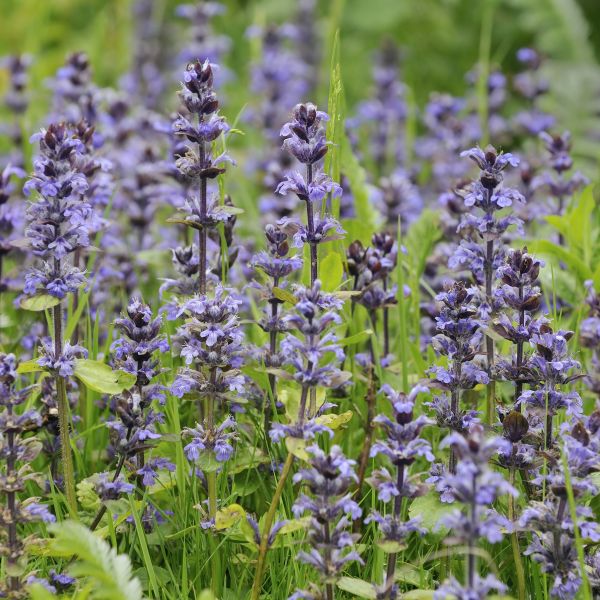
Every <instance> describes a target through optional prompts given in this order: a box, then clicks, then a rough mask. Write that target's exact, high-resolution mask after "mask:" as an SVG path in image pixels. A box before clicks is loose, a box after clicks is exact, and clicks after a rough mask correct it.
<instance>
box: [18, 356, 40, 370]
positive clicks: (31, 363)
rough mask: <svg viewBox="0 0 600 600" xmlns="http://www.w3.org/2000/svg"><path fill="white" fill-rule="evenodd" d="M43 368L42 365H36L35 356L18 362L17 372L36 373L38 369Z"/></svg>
mask: <svg viewBox="0 0 600 600" xmlns="http://www.w3.org/2000/svg"><path fill="white" fill-rule="evenodd" d="M43 370H44V369H43V367H41V366H40V365H38V361H37V359H36V358H32V359H31V360H26V361H24V362H22V363H19V366H18V367H17V373H37V372H38V371H43Z"/></svg>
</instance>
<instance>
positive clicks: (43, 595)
mask: <svg viewBox="0 0 600 600" xmlns="http://www.w3.org/2000/svg"><path fill="white" fill-rule="evenodd" d="M27 591H28V592H29V598H30V599H31V600H56V595H55V594H53V593H52V592H49V591H48V590H47V589H46V588H45V587H44V586H43V585H41V584H39V583H36V584H34V585H31V586H27Z"/></svg>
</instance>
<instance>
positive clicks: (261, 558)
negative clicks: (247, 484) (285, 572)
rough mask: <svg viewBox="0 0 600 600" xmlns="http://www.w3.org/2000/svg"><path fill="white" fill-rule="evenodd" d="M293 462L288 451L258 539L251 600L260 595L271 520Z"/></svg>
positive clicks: (256, 598)
mask: <svg viewBox="0 0 600 600" xmlns="http://www.w3.org/2000/svg"><path fill="white" fill-rule="evenodd" d="M293 463H294V455H293V454H292V453H291V452H289V453H288V455H287V458H286V459H285V463H284V464H283V469H282V470H281V477H280V478H279V481H278V482H277V487H276V488H275V494H273V498H272V500H271V504H270V506H269V510H268V512H267V516H266V517H265V524H264V527H263V533H262V537H261V539H260V546H259V548H258V559H257V561H256V571H255V572H254V582H253V583H252V594H251V596H250V599H251V600H258V597H259V595H260V589H261V586H262V579H263V575H264V570H265V560H266V557H267V550H268V547H269V533H271V527H272V526H273V521H274V520H275V513H276V512H277V506H278V505H279V500H280V499H281V494H282V493H283V488H284V486H285V482H286V481H287V479H288V477H289V474H290V471H291V469H292V465H293Z"/></svg>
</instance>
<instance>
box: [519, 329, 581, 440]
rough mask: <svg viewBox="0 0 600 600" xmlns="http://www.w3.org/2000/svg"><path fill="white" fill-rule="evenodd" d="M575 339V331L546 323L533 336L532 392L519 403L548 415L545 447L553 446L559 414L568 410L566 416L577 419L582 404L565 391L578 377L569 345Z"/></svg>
mask: <svg viewBox="0 0 600 600" xmlns="http://www.w3.org/2000/svg"><path fill="white" fill-rule="evenodd" d="M571 337H573V332H572V331H563V330H559V331H556V332H554V331H553V330H552V328H551V327H550V326H549V325H547V324H543V325H541V326H540V328H539V332H537V333H535V334H534V335H532V336H531V344H532V346H533V347H534V348H535V352H534V354H532V356H531V357H530V358H529V359H528V361H527V367H526V368H527V370H528V372H529V381H528V383H529V384H530V385H531V387H532V389H529V390H525V391H524V392H523V393H522V394H521V395H520V396H519V398H518V400H517V403H518V404H520V405H522V404H526V405H527V406H528V407H529V408H531V409H533V410H534V411H537V412H539V413H541V414H544V415H545V420H546V423H545V444H546V448H551V447H552V445H553V443H554V438H553V435H552V421H553V418H554V416H555V415H556V414H557V412H558V411H559V410H560V409H562V408H566V409H567V414H569V415H571V416H577V415H579V414H580V413H581V409H582V405H581V398H580V396H579V394H578V393H577V392H575V391H569V390H565V389H563V386H565V385H566V384H568V383H570V382H571V381H573V380H575V379H577V378H578V377H579V375H578V374H576V373H573V371H575V370H576V369H579V367H580V364H579V362H577V361H576V360H575V359H573V358H572V357H571V356H570V354H569V349H568V347H567V342H568V341H569V339H571Z"/></svg>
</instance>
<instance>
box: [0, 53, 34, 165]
mask: <svg viewBox="0 0 600 600" xmlns="http://www.w3.org/2000/svg"><path fill="white" fill-rule="evenodd" d="M30 64H31V58H30V57H29V56H27V55H25V54H15V55H12V56H7V57H5V58H4V59H3V60H1V61H0V66H3V67H5V68H6V70H7V71H8V88H7V90H6V93H5V95H4V98H3V101H4V105H5V106H6V108H7V110H8V111H9V113H10V114H11V117H12V119H11V120H12V123H11V124H10V125H9V124H5V125H4V126H3V127H2V128H1V129H0V131H1V132H2V135H6V136H7V137H8V138H9V140H10V143H11V150H10V153H9V155H8V156H7V157H6V160H5V161H3V163H4V164H3V166H6V165H13V166H14V167H21V168H22V167H24V166H25V159H24V156H23V131H22V127H23V123H22V120H23V115H24V114H25V112H26V111H27V107H28V105H29V96H28V92H27V86H28V83H29V77H28V69H29V67H30Z"/></svg>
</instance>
